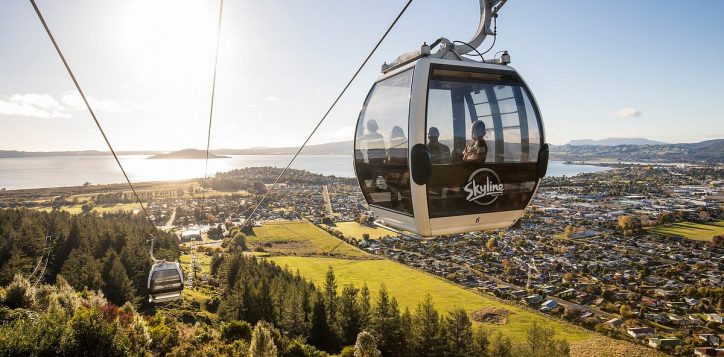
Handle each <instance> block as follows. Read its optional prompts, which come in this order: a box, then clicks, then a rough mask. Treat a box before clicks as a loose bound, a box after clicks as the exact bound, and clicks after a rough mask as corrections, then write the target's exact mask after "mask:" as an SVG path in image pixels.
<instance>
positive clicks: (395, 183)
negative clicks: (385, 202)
mask: <svg viewBox="0 0 724 357" xmlns="http://www.w3.org/2000/svg"><path fill="white" fill-rule="evenodd" d="M385 163H386V164H387V165H391V166H388V169H387V170H386V172H385V175H384V176H385V181H386V182H387V188H388V190H389V191H390V194H391V197H390V201H391V203H392V204H393V206H397V205H398V204H399V203H401V201H402V200H403V199H409V190H410V188H409V181H410V180H409V173H408V171H407V170H406V169H404V170H400V169H398V168H399V167H401V166H400V165H405V164H407V138H406V137H405V132H404V131H403V130H402V128H401V127H399V126H397V125H395V126H394V127H392V131H391V132H390V141H389V142H388V145H387V155H386V157H385ZM395 208H398V207H395ZM398 209H399V208H398Z"/></svg>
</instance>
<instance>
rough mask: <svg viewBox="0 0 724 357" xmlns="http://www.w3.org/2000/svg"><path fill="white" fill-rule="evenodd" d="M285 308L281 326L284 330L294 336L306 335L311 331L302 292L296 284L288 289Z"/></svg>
mask: <svg viewBox="0 0 724 357" xmlns="http://www.w3.org/2000/svg"><path fill="white" fill-rule="evenodd" d="M283 309H284V315H283V317H282V321H281V326H282V329H283V330H284V332H286V333H287V334H288V335H290V336H293V337H296V336H306V335H307V333H308V332H309V328H308V325H307V319H306V317H305V310H306V309H305V306H303V302H302V294H301V292H300V291H299V288H298V287H297V286H296V285H295V284H291V285H290V286H289V288H288V289H287V291H286V294H285V298H284V307H283Z"/></svg>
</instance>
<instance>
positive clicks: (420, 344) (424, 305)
mask: <svg viewBox="0 0 724 357" xmlns="http://www.w3.org/2000/svg"><path fill="white" fill-rule="evenodd" d="M412 319H413V320H412V321H413V325H412V329H413V334H412V339H413V341H414V342H415V355H416V356H439V355H441V354H442V353H441V352H442V351H441V347H442V342H444V341H441V338H440V315H439V314H438V312H437V310H436V309H435V304H434V303H433V301H432V296H431V295H430V294H427V295H426V296H425V299H423V300H422V301H421V302H420V303H419V304H418V305H417V308H416V309H415V314H414V316H413V318H412Z"/></svg>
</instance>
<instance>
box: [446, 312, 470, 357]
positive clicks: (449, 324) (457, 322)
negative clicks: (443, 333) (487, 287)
mask: <svg viewBox="0 0 724 357" xmlns="http://www.w3.org/2000/svg"><path fill="white" fill-rule="evenodd" d="M445 327H446V330H447V335H448V336H447V346H448V351H449V352H450V354H451V355H453V356H471V355H473V348H472V347H473V324H472V322H471V321H470V318H469V317H468V313H467V312H465V310H464V309H462V308H455V309H453V311H451V312H450V315H449V316H448V317H446V318H445Z"/></svg>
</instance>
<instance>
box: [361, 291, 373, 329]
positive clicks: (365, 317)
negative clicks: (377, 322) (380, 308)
mask: <svg viewBox="0 0 724 357" xmlns="http://www.w3.org/2000/svg"><path fill="white" fill-rule="evenodd" d="M359 309H360V326H361V328H362V329H366V328H369V327H370V319H371V316H372V304H371V297H370V289H369V288H368V287H367V283H366V282H365V283H364V284H363V285H362V289H360V292H359Z"/></svg>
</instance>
